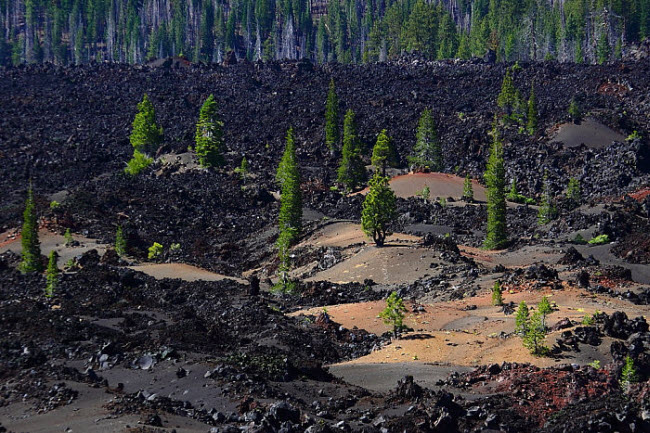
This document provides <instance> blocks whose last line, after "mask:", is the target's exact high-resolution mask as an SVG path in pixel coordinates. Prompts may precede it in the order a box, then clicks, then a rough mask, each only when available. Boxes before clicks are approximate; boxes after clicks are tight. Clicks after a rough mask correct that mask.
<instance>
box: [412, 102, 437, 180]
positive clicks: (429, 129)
mask: <svg viewBox="0 0 650 433" xmlns="http://www.w3.org/2000/svg"><path fill="white" fill-rule="evenodd" d="M408 160H409V163H410V164H411V165H412V166H414V167H416V168H417V169H424V168H427V167H428V168H429V169H430V170H431V171H440V170H442V148H441V146H440V141H439V140H438V133H437V132H436V125H435V123H434V121H433V115H432V114H431V110H429V109H428V108H427V109H425V110H424V111H423V112H422V115H421V116H420V120H419V122H418V128H417V132H416V139H415V146H414V147H413V155H411V156H409V157H408Z"/></svg>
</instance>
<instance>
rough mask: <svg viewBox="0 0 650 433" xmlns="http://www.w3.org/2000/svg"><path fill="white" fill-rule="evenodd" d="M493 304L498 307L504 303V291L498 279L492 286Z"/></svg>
mask: <svg viewBox="0 0 650 433" xmlns="http://www.w3.org/2000/svg"><path fill="white" fill-rule="evenodd" d="M492 305H494V306H497V307H499V306H501V305H503V291H502V290H501V284H499V282H498V281H495V282H494V286H493V287H492Z"/></svg>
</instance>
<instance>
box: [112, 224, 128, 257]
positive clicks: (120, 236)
mask: <svg viewBox="0 0 650 433" xmlns="http://www.w3.org/2000/svg"><path fill="white" fill-rule="evenodd" d="M126 248H127V244H126V238H125V237H124V232H123V231H122V226H117V232H116V233H115V252H116V253H117V255H118V256H120V257H125V256H126V254H127V252H126Z"/></svg>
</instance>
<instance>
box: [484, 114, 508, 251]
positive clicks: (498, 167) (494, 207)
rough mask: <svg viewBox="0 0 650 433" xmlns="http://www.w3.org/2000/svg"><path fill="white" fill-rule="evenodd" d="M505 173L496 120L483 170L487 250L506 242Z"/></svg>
mask: <svg viewBox="0 0 650 433" xmlns="http://www.w3.org/2000/svg"><path fill="white" fill-rule="evenodd" d="M505 175H506V170H505V167H504V165H503V143H502V142H501V139H500V138H499V131H498V130H497V125H496V122H495V124H494V127H493V129H492V146H491V147H490V157H489V158H488V163H487V168H486V170H485V183H486V185H487V214H488V216H487V232H486V237H485V241H484V242H483V246H484V247H485V248H486V249H489V250H497V249H501V248H504V247H505V246H506V245H507V243H508V234H507V230H506V198H505V192H504V189H505V183H506V181H505Z"/></svg>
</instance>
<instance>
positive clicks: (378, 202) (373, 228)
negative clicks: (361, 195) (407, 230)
mask: <svg viewBox="0 0 650 433" xmlns="http://www.w3.org/2000/svg"><path fill="white" fill-rule="evenodd" d="M395 201H396V198H395V193H394V192H393V190H392V189H390V186H388V178H387V177H384V176H381V175H380V174H379V173H375V175H374V176H373V177H372V179H370V190H369V191H368V194H367V195H366V198H365V200H364V201H363V207H362V210H361V228H362V230H363V232H364V233H365V234H366V235H367V236H368V237H371V238H372V240H373V241H375V244H376V245H377V246H378V247H381V246H383V245H384V242H385V240H386V236H388V235H390V231H389V230H388V226H389V225H390V223H391V222H392V221H393V219H395V214H396V207H395Z"/></svg>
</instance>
